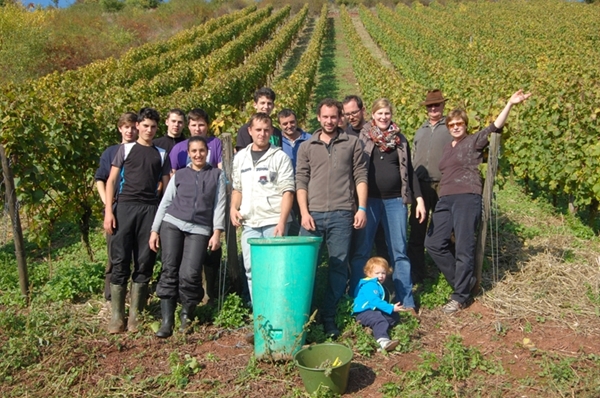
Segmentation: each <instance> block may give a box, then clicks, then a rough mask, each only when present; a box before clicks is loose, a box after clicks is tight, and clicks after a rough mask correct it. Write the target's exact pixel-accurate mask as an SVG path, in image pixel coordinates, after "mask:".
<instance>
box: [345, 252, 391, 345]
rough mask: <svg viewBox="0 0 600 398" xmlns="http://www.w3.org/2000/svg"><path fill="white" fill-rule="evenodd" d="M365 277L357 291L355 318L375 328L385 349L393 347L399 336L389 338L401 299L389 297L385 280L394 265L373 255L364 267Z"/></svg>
mask: <svg viewBox="0 0 600 398" xmlns="http://www.w3.org/2000/svg"><path fill="white" fill-rule="evenodd" d="M364 272H365V275H366V276H367V277H366V278H363V279H361V280H360V282H359V283H358V286H357V287H356V290H355V292H354V297H356V298H355V299H354V308H353V310H354V314H355V316H356V320H358V321H360V323H362V324H363V325H364V326H368V327H370V328H371V329H373V337H375V339H376V340H377V343H379V345H380V346H381V349H382V350H385V351H392V350H393V349H394V348H396V346H398V341H397V340H390V335H389V334H388V329H389V328H390V327H391V326H394V325H395V324H396V322H398V321H399V317H398V314H397V313H398V312H400V311H402V305H401V304H400V303H396V304H390V303H389V302H387V301H386V290H385V289H384V287H383V282H384V281H385V278H386V277H387V276H388V275H391V274H392V268H391V267H390V266H389V264H388V262H387V261H386V260H385V259H384V258H382V257H372V258H370V259H369V261H367V264H366V265H365V267H364Z"/></svg>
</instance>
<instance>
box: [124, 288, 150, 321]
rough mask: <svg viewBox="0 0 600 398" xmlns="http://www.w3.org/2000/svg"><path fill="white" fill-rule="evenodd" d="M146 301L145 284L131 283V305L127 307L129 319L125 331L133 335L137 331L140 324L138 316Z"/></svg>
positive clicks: (146, 291) (146, 290)
mask: <svg viewBox="0 0 600 398" xmlns="http://www.w3.org/2000/svg"><path fill="white" fill-rule="evenodd" d="M146 300H148V284H147V283H135V282H134V283H132V284H131V305H130V306H129V319H128V320H127V330H128V331H129V332H132V333H135V332H137V331H138V328H139V325H140V322H139V319H138V318H139V315H140V314H141V313H142V311H144V308H145V307H146Z"/></svg>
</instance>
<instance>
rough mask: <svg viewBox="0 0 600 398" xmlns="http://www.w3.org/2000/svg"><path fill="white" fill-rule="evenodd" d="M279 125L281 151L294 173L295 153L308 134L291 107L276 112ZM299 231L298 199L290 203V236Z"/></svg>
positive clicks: (295, 234) (307, 137) (308, 136)
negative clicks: (287, 158) (286, 157)
mask: <svg viewBox="0 0 600 398" xmlns="http://www.w3.org/2000/svg"><path fill="white" fill-rule="evenodd" d="M277 118H278V119H279V125H280V126H281V129H282V131H281V132H282V142H283V152H285V154H286V155H288V156H289V157H290V159H291V161H292V167H293V168H294V173H295V172H296V155H297V154H298V148H299V147H300V144H302V143H303V142H304V141H306V140H308V139H309V138H310V134H308V133H307V132H305V131H304V130H302V129H301V128H300V127H298V122H297V120H296V113H294V111H293V110H291V109H282V110H281V111H279V113H278V114H277ZM299 232H300V208H299V207H298V201H297V200H294V204H293V205H292V222H291V223H290V230H289V235H290V236H297V235H298V233H299Z"/></svg>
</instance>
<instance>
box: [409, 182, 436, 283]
mask: <svg viewBox="0 0 600 398" xmlns="http://www.w3.org/2000/svg"><path fill="white" fill-rule="evenodd" d="M419 186H420V187H421V194H422V197H423V201H424V202H425V220H424V221H423V222H422V223H420V222H419V220H417V217H416V215H415V210H416V208H417V206H416V205H415V204H413V205H412V206H411V212H410V217H409V219H408V223H409V225H410V236H409V238H408V248H407V252H406V254H407V255H408V258H409V260H410V266H411V274H412V279H413V282H415V283H417V282H423V280H424V279H425V278H427V277H428V275H427V269H426V267H425V237H426V236H427V227H428V223H429V212H430V211H431V212H433V211H434V210H435V205H436V204H437V202H438V200H439V198H438V194H437V190H438V187H439V182H437V181H431V182H427V181H420V182H419Z"/></svg>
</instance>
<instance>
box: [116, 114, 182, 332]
mask: <svg viewBox="0 0 600 398" xmlns="http://www.w3.org/2000/svg"><path fill="white" fill-rule="evenodd" d="M159 121H160V116H159V114H158V112H157V111H156V110H154V109H152V108H142V110H140V112H139V114H138V118H137V123H136V128H137V130H138V140H137V141H136V142H133V143H128V144H124V145H121V146H120V147H119V149H118V150H117V153H116V155H115V157H114V159H113V161H112V167H111V170H110V175H109V177H108V180H107V182H106V197H107V198H112V197H114V196H115V182H116V181H120V183H119V184H118V187H117V192H116V198H117V200H116V203H115V205H113V204H112V203H111V201H107V203H106V207H105V213H104V230H105V231H106V233H107V234H109V235H112V238H111V239H112V240H111V247H110V261H111V263H112V264H113V273H112V277H111V281H110V293H111V296H112V300H111V309H112V315H111V320H110V323H109V324H108V331H109V333H121V332H123V330H124V328H125V295H126V293H127V283H128V282H129V277H130V275H131V277H132V281H133V283H132V288H131V306H130V307H129V308H130V309H129V320H128V323H127V330H128V331H130V332H137V330H138V314H139V313H140V312H141V311H142V310H143V309H144V305H145V303H146V300H147V296H148V283H149V282H150V278H151V277H152V271H153V269H154V263H155V261H156V252H153V251H152V250H150V246H149V244H148V241H149V240H150V231H151V228H152V222H153V221H154V215H155V214H156V209H157V207H158V203H159V192H158V187H159V183H160V182H162V186H163V187H166V186H167V184H168V182H169V174H170V172H171V165H170V162H169V157H168V156H167V153H166V151H165V150H164V149H162V148H157V147H156V146H154V145H153V144H152V139H153V138H154V136H155V135H156V130H157V128H158V123H159ZM132 255H133V260H134V264H133V274H132V273H131V269H130V262H131V257H132Z"/></svg>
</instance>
